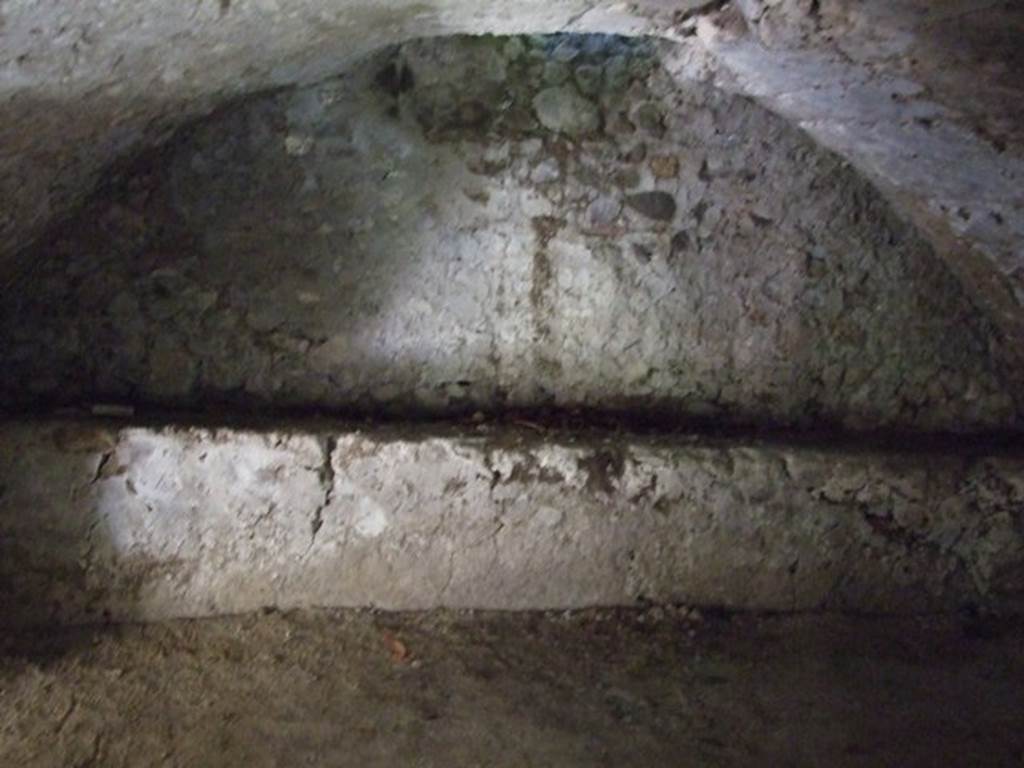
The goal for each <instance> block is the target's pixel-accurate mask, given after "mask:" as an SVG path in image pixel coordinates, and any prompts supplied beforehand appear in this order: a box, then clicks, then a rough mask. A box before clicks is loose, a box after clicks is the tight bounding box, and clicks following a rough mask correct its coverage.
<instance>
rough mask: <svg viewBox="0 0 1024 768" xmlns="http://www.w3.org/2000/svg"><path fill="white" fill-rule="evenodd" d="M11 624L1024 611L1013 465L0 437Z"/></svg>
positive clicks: (521, 446) (951, 458) (113, 427)
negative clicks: (323, 613) (275, 612)
mask: <svg viewBox="0 0 1024 768" xmlns="http://www.w3.org/2000/svg"><path fill="white" fill-rule="evenodd" d="M0 587H2V589H0V615H2V617H3V618H2V622H3V623H4V624H8V625H26V624H36V623H54V622H56V623H78V622H90V621H94V620H101V619H112V620H157V619H166V618H170V617H198V616H211V615H220V614H233V613H238V612H244V611H249V610H253V609H258V608H261V607H267V606H273V607H278V608H294V607H311V606H321V607H360V606H362V607H365V606H377V607H380V608H385V609H393V610H416V609H429V608H437V607H448V608H481V609H503V610H504V609H508V610H519V609H550V608H580V607H585V606H597V605H635V604H641V603H644V602H646V601H654V602H665V603H676V602H678V603H686V604H691V605H692V604H696V605H711V606H724V607H729V608H734V609H757V610H771V611H808V610H822V609H824V610H844V611H857V612H885V613H907V612H918V611H944V610H957V609H960V608H962V607H964V606H978V607H983V608H991V609H997V610H1016V609H1019V608H1020V607H1021V606H1022V605H1024V600H1022V596H1024V455H1020V454H1019V453H1016V452H1012V451H1006V450H994V449H993V450H991V451H988V452H986V451H985V450H983V449H979V448H977V446H973V447H970V448H969V449H966V448H964V447H962V446H961V447H959V448H958V446H957V445H955V444H951V445H949V447H948V450H946V449H934V448H930V449H928V450H924V449H921V448H920V447H909V446H908V447H907V448H906V449H904V450H895V451H894V450H889V449H882V448H872V447H870V446H867V447H866V446H864V445H862V444H858V445H851V446H848V447H843V446H842V445H812V444H809V443H806V442H803V443H799V442H793V443H785V442H780V441H775V442H771V441H765V440H754V439H749V440H742V439H724V438H718V439H712V438H706V437H704V438H702V437H693V436H680V435H662V436H649V435H646V436H645V435H628V434H615V433H610V432H578V433H575V434H572V433H564V432H558V431H547V430H541V429H531V428H517V427H511V426H493V425H481V426H480V427H479V428H476V429H474V428H472V427H461V428H454V427H445V426H436V425H434V426H424V425H421V426H397V425H391V426H376V427H369V428H354V427H351V426H348V427H342V426H337V425H333V426H329V425H325V424H323V423H320V424H306V425H305V426H303V425H301V424H291V425H289V426H288V427H286V428H280V429H265V428H261V429H256V428H242V427H211V426H195V425H193V426H166V425H148V426H147V425H126V424H121V423H118V422H114V421H109V420H108V421H103V420H74V419H60V418H50V419H45V420H27V419H26V420H11V421H7V422H5V423H3V424H2V425H0Z"/></svg>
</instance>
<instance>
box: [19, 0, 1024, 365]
mask: <svg viewBox="0 0 1024 768" xmlns="http://www.w3.org/2000/svg"><path fill="white" fill-rule="evenodd" d="M737 5H738V6H739V9H740V10H741V11H742V12H744V13H745V14H746V19H745V21H744V20H742V19H740V18H739V16H738V14H737V13H736V11H735V7H734V6H733V5H731V4H727V3H726V4H720V3H712V4H703V3H698V2H682V1H680V2H675V1H672V2H670V1H669V0H641V1H639V2H634V3H630V4H628V6H627V5H626V4H614V3H610V2H587V1H585V0H544V1H543V2H539V1H537V0H518V1H517V2H515V3H507V2H503V3H495V2H479V1H477V0H473V2H467V1H466V0H430V2H419V1H417V2H404V1H403V2H391V3H386V4H381V3H377V2H359V1H357V0H346V2H317V1H315V0H306V1H305V2H301V3H289V4H284V3H281V2H279V1H278V0H233V2H227V3H220V2H213V1H212V0H209V1H207V0H203V1H202V2H195V3H187V4H177V5H174V6H173V7H167V6H166V4H155V3H154V2H153V1H152V0H130V2H118V3H108V2H100V1H99V0H93V1H91V2H76V3H73V4H69V3H54V2H50V0H18V1H17V2H7V3H4V4H3V6H2V8H0V105H2V108H0V137H2V140H0V146H2V147H3V149H2V151H0V171H2V173H0V203H2V205H0V218H2V221H0V256H2V257H4V261H6V262H7V263H8V264H9V263H10V261H9V259H8V258H6V257H10V256H11V255H12V254H13V252H14V251H15V250H16V249H17V248H19V247H21V246H22V245H24V244H25V243H26V242H27V241H28V240H29V239H31V238H32V237H34V236H36V235H38V234H39V232H41V231H42V229H43V228H44V227H45V226H46V225H47V224H49V223H52V221H54V220H55V218H56V219H59V218H61V217H62V216H63V215H64V214H65V213H66V212H67V211H68V210H69V209H70V207H71V206H73V205H74V204H75V203H77V202H78V201H80V200H81V199H82V197H83V195H84V194H85V193H86V192H87V191H88V190H89V189H91V188H92V187H93V186H94V184H95V183H96V181H97V180H98V179H99V178H100V173H101V171H102V170H103V169H104V168H105V167H106V166H107V164H108V163H110V162H111V161H114V160H117V159H118V158H122V157H124V156H125V155H126V154H130V153H132V152H135V151H137V150H138V149H140V148H142V147H145V146H151V145H153V144H154V143H156V142H158V141H160V140H161V139H163V138H166V137H167V136H168V135H169V131H170V130H171V129H173V128H174V127H176V126H179V125H181V124H182V122H183V121H186V120H188V119H190V118H192V117H194V116H196V115H198V114H203V113H205V112H208V111H209V110H210V109H212V108H214V107H215V106H216V105H218V104H222V103H224V102H225V101H226V100H229V99H231V98H233V97H235V96H237V95H239V94H243V93H250V92H252V91H255V90H259V89H262V88H267V87H275V86H281V85H288V84H291V83H295V82H310V81H311V80H315V79H317V78H319V77H323V76H325V75H328V74H331V73H334V72H338V71H341V70H343V69H345V68H346V67H347V66H349V65H350V64H351V62H352V61H354V60H355V59H357V58H358V57H360V56H362V55H364V54H365V53H367V52H370V51H372V50H375V49H377V48H380V47H382V46H385V45H388V44H392V43H395V42H400V41H403V40H406V39H409V38H411V37H415V36H421V35H435V34H437V35H440V34H451V33H455V32H474V33H480V32H499V33H508V32H521V31H529V32H541V31H556V30H564V29H570V30H574V31H596V32H623V33H626V34H656V35H663V36H666V37H669V38H672V39H674V40H678V41H684V42H685V43H686V44H685V45H682V46H680V48H679V49H678V55H679V56H680V57H681V61H682V65H683V67H684V68H686V69H688V70H689V71H690V72H691V73H692V72H694V71H696V72H698V73H701V74H703V75H708V74H713V76H714V77H715V78H716V81H717V82H719V83H720V84H722V85H724V86H726V87H731V88H734V89H736V90H738V91H740V92H742V93H748V94H752V95H755V96H756V97H757V98H758V99H760V100H761V101H762V102H763V103H765V104H766V105H768V106H769V107H770V108H771V109H773V110H777V111H779V112H781V113H783V114H785V115H786V116H787V118H789V119H791V120H793V121H794V122H796V123H798V124H799V125H800V126H801V127H802V128H803V129H804V130H806V131H808V132H809V133H810V134H811V135H812V136H814V137H815V138H816V139H818V140H819V141H822V142H824V143H825V144H827V145H828V146H831V147H833V148H835V149H836V150H838V151H839V152H841V153H842V154H843V155H844V156H846V157H847V158H848V159H850V160H851V161H852V162H853V163H854V164H855V165H857V166H858V167H860V168H861V169H863V170H865V171H866V172H868V173H869V174H870V176H871V178H872V179H873V180H874V181H876V182H878V183H881V184H883V186H884V188H885V192H886V194H888V195H889V196H890V197H891V198H892V199H893V200H895V201H897V203H898V204H899V206H900V210H901V211H902V212H903V213H905V214H907V215H909V216H910V217H911V218H912V219H913V221H914V222H915V223H916V224H917V225H918V226H919V227H921V229H922V230H923V231H924V232H925V233H926V234H927V236H928V237H929V238H930V239H932V241H933V242H934V243H935V244H936V245H937V246H938V248H939V255H940V256H941V257H942V258H944V259H946V260H947V262H948V263H949V265H950V266H951V267H952V268H953V269H954V271H955V273H956V274H957V276H958V278H959V279H960V280H961V281H962V282H963V283H964V285H965V287H966V288H967V290H968V293H969V295H970V296H971V298H972V300H974V301H975V303H976V304H977V305H978V306H979V308H981V310H982V311H983V312H984V313H986V314H987V315H988V316H989V318H990V320H992V322H994V323H995V325H996V327H997V328H998V329H999V332H1000V334H999V335H1000V338H1001V340H1002V343H1003V352H1004V354H1005V355H1006V356H1007V358H1009V362H1008V363H1007V365H1008V366H1009V367H1010V368H1011V370H1013V371H1014V372H1015V373H1016V374H1017V375H1018V379H1017V380H1018V381H1020V380H1021V379H1020V373H1021V371H1022V369H1024V367H1022V365H1021V361H1020V359H1019V358H1020V352H1019V350H1020V349H1022V348H1024V310H1022V293H1024V249H1022V247H1021V242H1022V236H1024V204H1022V199H1021V192H1020V190H1021V184H1020V179H1021V176H1022V171H1021V168H1022V164H1021V151H1020V150H1021V147H1020V141H1019V139H1020V131H1019V128H1018V126H1019V125H1020V124H1021V123H1020V120H1019V119H1018V117H1019V113H1018V112H1015V109H1016V108H1015V107H1014V105H1019V104H1020V103H1024V99H1022V98H1021V95H1020V83H1021V82H1024V81H1022V80H1021V78H1020V77H1019V73H1020V58H1019V55H1018V46H1017V43H1016V35H1018V34H1019V30H1020V29H1021V27H1022V24H1024V14H1022V11H1021V9H1020V8H1019V7H1015V6H1014V4H1007V3H987V4H980V5H979V4H978V3H976V2H974V1H973V0H951V1H950V2H946V3H943V4H941V5H938V6H937V5H936V4H934V3H931V2H925V1H924V0H900V2H895V3H894V2H888V1H886V2H880V1H879V0H871V1H870V2H848V1H847V0H825V1H824V2H821V3H817V2H815V3H811V2H788V1H787V2H774V1H772V2H764V1H761V0H743V2H739V3H738V4H737ZM698 7H701V8H702V10H703V11H704V13H703V14H700V13H698V14H697V15H696V16H694V15H693V12H694V11H695V9H697V8H698ZM720 7H723V8H724V10H723V11H721V12H719V11H718V10H717V9H718V8H720ZM730 14H732V16H730ZM730 18H732V19H733V20H734V21H735V22H736V23H733V22H732V21H730ZM698 19H699V20H698ZM748 28H749V29H750V30H752V32H749V31H748ZM695 32H697V34H696V35H694V33H695ZM761 43H763V44H767V45H768V46H769V47H768V48H765V47H762V45H760V44H761ZM21 264H22V265H23V266H24V261H23V262H21ZM3 274H9V269H6V268H5V269H4V270H3Z"/></svg>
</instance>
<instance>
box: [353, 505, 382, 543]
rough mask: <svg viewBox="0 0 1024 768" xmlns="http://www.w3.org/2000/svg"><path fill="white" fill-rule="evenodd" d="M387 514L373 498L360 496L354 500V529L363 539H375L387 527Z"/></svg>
mask: <svg viewBox="0 0 1024 768" xmlns="http://www.w3.org/2000/svg"><path fill="white" fill-rule="evenodd" d="M389 522H390V521H389V520H388V514H387V512H385V511H384V509H383V507H381V506H380V505H379V504H377V502H375V501H374V500H373V499H368V498H365V497H364V498H361V499H358V500H357V501H356V519H355V524H354V526H353V527H354V529H355V532H356V533H357V534H359V535H360V536H362V537H363V538H364V539H375V538H377V537H378V536H380V535H381V534H382V533H384V531H386V530H387V529H388V525H389Z"/></svg>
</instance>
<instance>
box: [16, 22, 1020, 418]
mask: <svg viewBox="0 0 1024 768" xmlns="http://www.w3.org/2000/svg"><path fill="white" fill-rule="evenodd" d="M668 50H669V47H667V46H665V45H659V44H657V43H655V42H652V41H645V40H628V39H625V38H617V37H607V36H571V35H569V36H553V37H533V38H520V37H512V38H465V37H463V38H444V39H438V40H428V41H419V42H415V43H410V44H407V45H404V46H400V47H397V48H393V49H389V50H386V51H384V52H382V53H380V54H378V55H376V56H373V57H371V58H370V59H369V60H367V61H366V62H364V63H363V64H361V65H360V66H358V67H356V68H355V69H354V70H353V71H352V72H351V73H350V74H348V75H346V76H343V77H341V78H334V79H329V80H326V81H324V82H322V83H321V84H319V85H317V86H314V87H309V88H302V89H297V90H288V91H285V92H280V93H275V94H273V95H268V96H263V97H260V98H257V99H254V100H250V101H247V102H244V103H241V104H232V105H230V106H228V107H225V108H224V109H223V110H222V111H221V112H219V113H218V114H217V115H216V116H215V117H213V118H211V119H209V120H207V121H203V122H201V123H199V124H196V125H194V126H192V127H191V128H190V129H189V130H188V131H186V132H185V133H184V134H183V135H182V136H180V137H178V138H177V139H175V140H174V141H173V142H172V143H171V144H170V145H168V146H167V147H165V148H163V149H161V150H160V151H159V152H156V153H153V154H152V155H151V156H149V157H147V158H145V160H144V161H141V162H140V163H138V164H137V165H136V167H135V169H133V170H132V171H131V172H129V173H127V174H126V175H125V178H124V179H123V180H122V181H120V182H118V183H117V184H115V185H113V186H111V187H109V188H107V189H105V190H104V191H103V192H102V193H101V194H100V195H98V196H97V198H96V199H95V201H94V202H93V203H91V204H90V205H89V206H88V207H87V208H86V209H85V210H84V211H83V212H82V213H81V214H80V215H79V216H78V217H76V218H75V219H73V220H71V221H70V222H68V223H67V224H66V225H64V226H62V227H60V228H59V229H57V230H56V231H55V232H54V233H53V234H52V235H51V237H50V238H49V239H48V240H46V241H45V242H44V243H43V244H42V245H41V246H40V247H39V248H37V249H35V250H34V251H33V252H32V253H31V254H29V255H28V257H27V260H29V261H31V262H32V263H33V264H35V268H34V269H33V270H32V271H31V272H30V273H28V274H26V275H25V276H24V278H23V279H22V280H21V281H20V282H18V283H15V284H14V285H12V286H11V287H10V289H9V290H8V291H7V292H5V295H4V296H3V302H2V305H0V333H3V335H4V336H5V337H6V338H7V339H8V340H9V346H8V351H7V359H6V363H5V365H4V366H3V368H2V370H0V393H2V394H3V398H4V401H5V402H7V403H9V404H12V403H13V404H21V405H34V406H39V405H44V406H47V405H54V404H76V403H80V402H83V401H84V402H90V401H97V400H99V401H110V400H116V401H124V402H131V403H134V404H136V405H150V406H153V405H158V406H164V407H168V406H170V407H176V408H195V407H204V406H215V407H224V406H232V407H236V408H251V409H260V410H266V409H268V408H271V409H272V408H277V409H287V408H291V409H296V408H299V409H311V408H323V409H329V410H332V411H345V412H349V413H353V412H356V413H360V414H382V413H383V414H389V415H401V416H420V415H424V414H427V415H432V416H438V415H460V414H465V413H472V412H473V411H475V410H483V411H487V412H491V411H501V410H504V409H509V408H512V409H536V408H560V409H570V408H581V407H582V408H589V409H594V410H604V411H607V410H617V411H629V412H631V413H633V414H634V415H638V414H641V415H642V414H647V415H649V416H650V415H654V414H657V415H658V417H659V418H662V417H663V418H668V419H671V420H675V421H690V422H692V421H695V420H698V421H711V420H713V421H715V422H716V423H739V424H774V425H801V426H808V425H816V426H822V425H825V424H831V425H835V426H839V427H845V428H852V429H869V428H881V427H887V428H899V429H915V430H954V431H969V430H975V429H1006V428H1012V427H1016V426H1018V425H1019V423H1020V413H1019V411H1018V406H1017V404H1016V403H1015V402H1014V398H1013V393H1014V391H1015V389H1014V387H1013V386H1012V381H1010V382H1008V381H1007V380H1006V379H1005V377H1004V376H1003V374H1002V372H1001V371H1000V370H999V368H998V367H997V366H996V364H995V362H994V361H993V358H992V354H991V351H992V350H991V345H992V344H993V343H994V341H993V340H994V339H995V337H996V336H997V333H996V329H995V328H994V327H993V326H992V325H991V324H990V323H988V322H987V321H986V320H985V319H984V317H983V316H981V315H979V313H978V312H977V311H976V309H975V307H974V306H973V304H972V302H971V301H970V299H969V297H967V296H966V295H965V294H964V292H963V290H962V288H961V286H960V285H959V283H958V282H957V280H956V279H955V278H954V276H953V275H952V274H951V273H950V272H949V270H948V269H947V268H946V266H945V265H944V263H943V262H942V261H941V260H940V259H938V258H937V256H936V254H935V253H934V252H933V250H932V249H931V247H930V246H929V245H928V243H927V242H926V241H925V240H923V239H922V238H921V237H920V235H919V234H917V233H916V232H915V231H914V230H913V228H911V227H908V226H907V225H906V224H904V223H902V222H901V221H900V220H899V218H898V217H897V216H896V215H895V214H894V213H893V212H892V211H891V210H890V208H889V206H888V204H887V203H886V202H885V201H883V200H882V199H881V197H880V196H879V194H878V193H877V192H876V191H875V190H874V189H873V188H872V187H871V185H870V184H869V183H867V182H866V181H864V180H863V179H862V178H860V177H859V176H858V175H857V173H856V172H855V171H854V170H853V169H851V168H850V167H849V165H848V164H846V163H845V162H843V161H842V160H841V159H839V158H837V157H835V156H833V155H831V154H829V153H827V152H824V151H822V150H821V149H820V148H818V147H817V146H815V145H814V144H813V143H812V142H811V141H809V140H808V139H807V138H806V137H805V136H804V135H802V134H801V133H800V132H798V131H796V130H794V129H792V128H791V127H790V126H789V125H788V124H787V123H785V122H783V121H782V120H779V119H778V118H776V117H774V116H773V115H771V114H770V113H768V112H767V111H766V110H764V109H762V108H760V107H758V106H757V105H755V104H753V103H751V102H750V101H748V100H745V99H742V98H739V97H735V96H730V95H728V94H725V93H723V92H722V91H720V90H718V89H716V88H714V87H712V86H711V85H709V84H706V83H701V82H696V81H692V80H687V79H683V78H677V77H674V76H673V75H671V74H670V73H669V72H667V71H666V70H665V68H664V67H663V66H662V62H663V58H664V56H665V55H667V54H666V51H668Z"/></svg>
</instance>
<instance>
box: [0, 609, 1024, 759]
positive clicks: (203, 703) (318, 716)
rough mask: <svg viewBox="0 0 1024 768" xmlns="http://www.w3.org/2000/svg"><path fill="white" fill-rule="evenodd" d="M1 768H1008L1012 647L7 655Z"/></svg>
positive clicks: (657, 616) (90, 650)
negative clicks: (813, 767) (307, 767)
mask: <svg viewBox="0 0 1024 768" xmlns="http://www.w3.org/2000/svg"><path fill="white" fill-rule="evenodd" d="M4 643H5V646H4V652H3V657H2V662H0V765H4V766H62V767H68V766H80V767H83V768H84V767H85V766H151V765H152V766H236V765H238V766H246V767H247V768H257V766H303V765H316V766H362V767H365V766H406V765H409V766H413V765H414V766H583V765H587V766H593V765H602V766H605V765H606V766H626V765H629V766H691V765H693V766H718V765H729V766H734V765H754V766H790V765H792V766H804V765H808V766H811V765H822V766H845V765H862V766H890V765H891V766H903V767H905V766H938V765H942V766H960V765H963V766H990V765H1013V766H1019V765H1021V764H1024V727H1022V726H1024V627H1022V626H1021V624H1020V623H1019V622H1018V623H1015V624H1011V623H1005V622H991V621H978V620H967V619H964V618H956V619H952V618H943V619H935V618H928V619H898V620H893V619H864V618H860V619H848V618H839V617H754V616H738V617H737V616H733V617H705V616H701V615H699V613H698V614H695V613H693V612H690V611H686V610H685V609H673V610H667V609H661V608H654V609H651V610H648V611H639V612H636V611H634V612H620V611H600V612H597V611H591V612H583V613H574V614H503V615H494V614H486V615H485V614H479V613H478V614H475V615H469V614H450V613H434V614H425V615H414V616H410V615H402V616H399V615H389V614H379V613H371V612H344V613H293V614H287V615H282V614H278V613H265V614H261V615H251V616H245V617H240V618H228V619H218V620H207V621H180V622H173V623H166V624H158V625H148V626H120V627H116V626H112V627H104V628H84V629H70V630H60V631H49V632H43V633H33V634H25V635H18V636H8V637H7V638H6V639H5V641H4Z"/></svg>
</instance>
